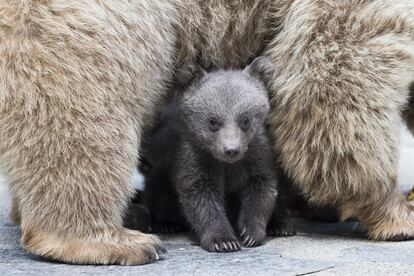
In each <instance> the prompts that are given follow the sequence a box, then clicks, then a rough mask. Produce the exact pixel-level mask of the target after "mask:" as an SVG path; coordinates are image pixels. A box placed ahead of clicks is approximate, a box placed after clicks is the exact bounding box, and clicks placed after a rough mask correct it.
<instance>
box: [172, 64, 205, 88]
mask: <svg viewBox="0 0 414 276" xmlns="http://www.w3.org/2000/svg"><path fill="white" fill-rule="evenodd" d="M206 74H207V73H206V71H204V69H203V68H201V67H200V66H199V65H198V64H194V63H183V64H182V65H181V66H179V67H178V69H177V75H176V79H177V83H178V84H179V85H180V86H182V87H187V86H188V85H190V84H191V83H193V82H197V81H199V80H201V79H202V78H203V77H204V76H205V75H206Z"/></svg>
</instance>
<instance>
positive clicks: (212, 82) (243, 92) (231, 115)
mask: <svg viewBox="0 0 414 276" xmlns="http://www.w3.org/2000/svg"><path fill="white" fill-rule="evenodd" d="M249 70H250V69H249V67H247V68H246V69H245V70H240V71H216V72H213V73H205V72H203V73H201V75H199V76H198V77H197V78H194V79H193V81H192V83H191V84H190V85H189V86H188V88H187V89H186V91H185V93H184V95H183V99H182V102H181V106H180V108H181V115H182V120H183V122H184V124H185V125H186V128H187V131H188V133H189V134H190V137H191V138H192V139H193V140H194V141H195V142H196V143H197V145H199V146H201V147H203V148H204V149H206V150H207V151H209V152H210V153H211V154H212V155H213V156H214V158H216V159H218V160H220V161H223V162H226V163H234V162H236V161H238V160H240V159H242V158H243V156H244V154H245V153H246V151H247V149H248V148H249V144H250V142H251V140H252V139H253V137H254V136H255V135H258V134H259V133H260V135H262V132H263V125H264V121H265V119H266V116H267V113H268V111H269V103H268V93H267V91H266V89H265V86H264V85H263V83H262V82H261V80H259V79H258V78H257V77H256V76H255V75H254V74H252V73H251V72H250V71H249Z"/></svg>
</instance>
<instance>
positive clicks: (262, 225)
mask: <svg viewBox="0 0 414 276" xmlns="http://www.w3.org/2000/svg"><path fill="white" fill-rule="evenodd" d="M253 171H255V173H257V172H260V166H258V168H257V169H256V170H253ZM270 175H271V174H264V173H263V174H261V173H257V174H255V175H252V176H251V177H250V180H249V183H248V185H247V186H246V187H245V188H244V190H243V191H242V193H241V207H240V214H239V218H238V222H237V229H238V231H239V234H240V236H241V238H242V242H243V245H244V246H246V247H253V246H259V245H261V243H262V242H263V240H264V238H265V237H266V226H267V224H268V222H269V219H270V216H271V214H272V212H273V210H274V208H275V199H276V196H277V191H276V179H275V178H273V177H271V176H270Z"/></svg>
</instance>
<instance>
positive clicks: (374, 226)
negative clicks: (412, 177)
mask: <svg viewBox="0 0 414 276" xmlns="http://www.w3.org/2000/svg"><path fill="white" fill-rule="evenodd" d="M413 12H414V6H413V3H411V2H409V1H407V2H400V3H398V4H396V3H395V2H394V1H381V2H375V1H374V2H367V1H361V2H360V3H359V4H358V3H356V2H355V1H328V0H326V1H313V0H307V1H293V3H292V5H291V7H290V9H289V11H288V12H287V14H286V17H285V18H284V20H283V22H282V25H281V32H280V33H279V35H278V36H277V37H276V38H275V39H274V41H273V42H272V43H271V44H270V45H269V48H268V54H269V55H271V56H272V57H273V59H274V61H275V63H276V66H277V67H278V68H279V71H278V72H276V74H275V76H274V79H273V82H272V83H271V85H272V87H273V89H272V90H273V92H274V93H272V113H271V119H270V121H271V124H272V134H273V136H274V139H275V148H276V150H277V152H280V155H281V156H280V158H281V163H282V166H283V168H284V169H285V171H286V172H287V174H288V175H289V177H290V178H291V179H293V181H294V183H295V184H296V185H298V187H299V189H300V190H301V191H302V193H303V194H304V195H305V196H306V197H307V198H309V200H310V201H311V202H312V203H315V204H334V205H336V206H338V207H339V209H340V210H341V213H342V217H343V218H346V217H349V216H354V217H357V218H359V219H360V220H361V221H362V223H364V225H365V226H366V227H367V230H368V234H369V236H370V237H372V238H374V239H380V240H394V239H405V238H412V237H414V212H413V211H412V210H411V208H410V207H409V206H408V205H407V204H406V203H405V202H404V201H403V200H402V197H401V195H400V194H399V192H398V190H397V186H396V179H397V152H398V133H399V125H400V121H401V117H400V112H401V110H402V109H403V108H404V106H405V104H406V102H407V100H408V87H409V84H410V82H411V81H412V80H413V79H414V47H413V45H414V41H413V37H414V36H413V35H414V22H413V21H412V18H413Z"/></svg>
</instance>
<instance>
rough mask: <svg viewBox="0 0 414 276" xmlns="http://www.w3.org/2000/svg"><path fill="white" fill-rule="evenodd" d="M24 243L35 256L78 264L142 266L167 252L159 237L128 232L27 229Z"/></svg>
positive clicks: (125, 230)
mask: <svg viewBox="0 0 414 276" xmlns="http://www.w3.org/2000/svg"><path fill="white" fill-rule="evenodd" d="M22 240H23V246H24V247H25V248H26V249H27V250H28V251H29V252H31V253H33V254H36V255H39V256H42V257H44V258H48V259H52V260H55V261H60V262H65V263H74V264H119V265H141V264H146V263H151V262H154V261H156V260H158V259H160V255H161V254H162V253H165V252H166V250H165V249H164V247H163V246H162V243H161V241H160V240H159V239H158V238H157V237H156V236H154V235H149V234H143V233H141V232H138V231H133V230H128V229H118V230H111V231H103V232H101V233H96V234H94V235H92V234H89V235H87V236H84V235H75V234H70V235H67V234H66V233H59V234H57V233H53V232H52V233H51V232H46V231H34V230H33V229H29V230H28V229H23V239H22Z"/></svg>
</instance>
